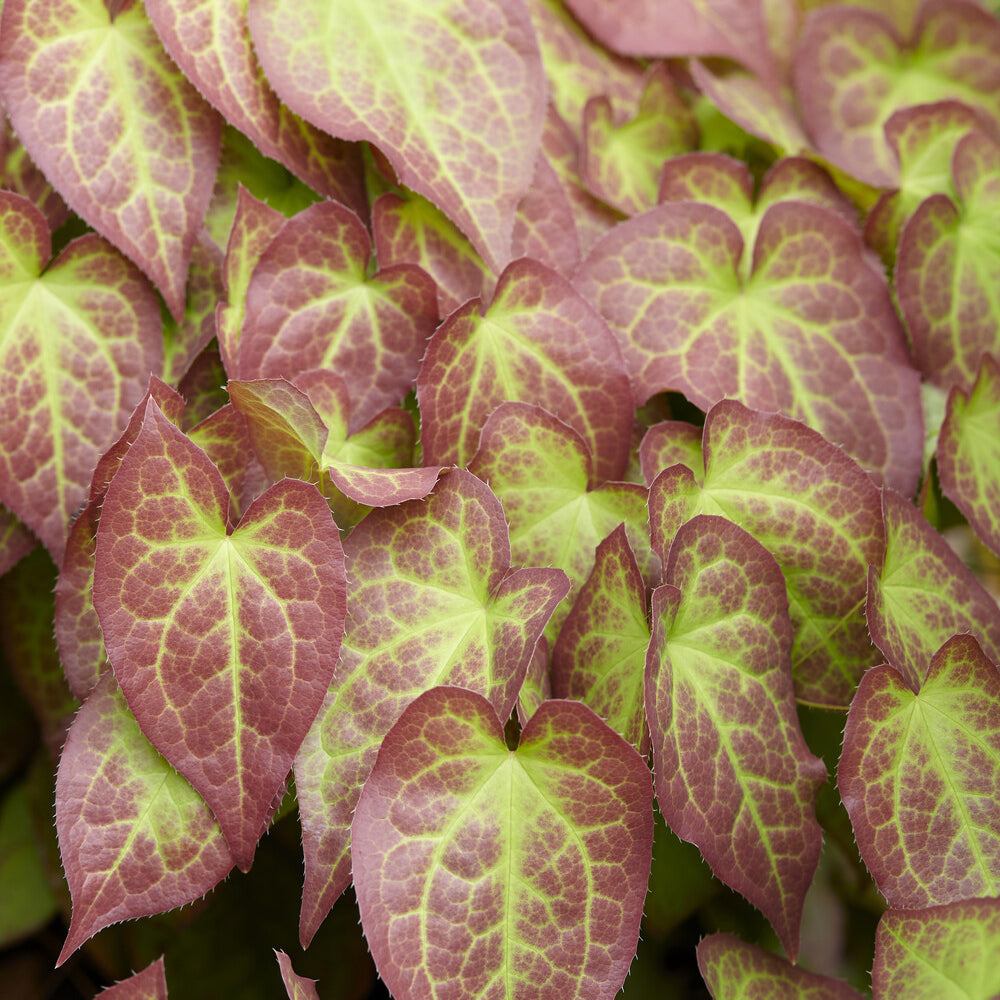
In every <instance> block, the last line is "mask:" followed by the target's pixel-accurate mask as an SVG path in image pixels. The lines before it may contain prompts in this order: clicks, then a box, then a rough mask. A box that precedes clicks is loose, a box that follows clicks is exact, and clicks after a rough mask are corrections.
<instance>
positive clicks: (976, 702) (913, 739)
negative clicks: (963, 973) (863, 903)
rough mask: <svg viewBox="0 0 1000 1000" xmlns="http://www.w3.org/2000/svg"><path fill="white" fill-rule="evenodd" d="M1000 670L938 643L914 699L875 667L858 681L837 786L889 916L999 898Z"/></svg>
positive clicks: (965, 647)
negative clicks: (894, 911) (898, 911)
mask: <svg viewBox="0 0 1000 1000" xmlns="http://www.w3.org/2000/svg"><path fill="white" fill-rule="evenodd" d="M998 701H1000V669H998V668H997V666H996V664H995V663H992V662H991V661H990V660H989V659H987V657H986V656H985V655H984V654H983V651H982V649H981V647H980V646H979V644H978V643H977V642H976V640H975V639H974V638H973V637H972V636H971V635H956V636H954V637H953V638H951V639H949V640H948V641H947V642H946V643H945V644H944V645H943V646H942V647H941V649H940V651H939V652H938V653H937V654H936V655H935V657H934V659H933V660H932V661H931V665H930V669H929V670H928V671H927V676H926V678H925V679H924V681H923V683H922V684H921V685H920V688H919V689H918V690H916V691H914V690H912V689H911V688H910V687H908V686H907V684H906V682H905V680H904V678H903V676H902V675H901V674H900V672H899V671H897V670H895V669H894V668H893V667H891V666H888V665H884V666H881V667H875V668H873V669H872V670H870V671H869V672H868V673H867V674H865V676H864V677H863V678H862V680H861V684H860V686H859V687H858V693H857V695H856V696H855V699H854V701H853V702H852V703H851V710H850V712H849V713H848V716H847V726H846V728H845V730H844V750H843V754H842V755H841V758H840V766H839V768H838V770H837V787H838V788H839V790H840V797H841V798H842V799H843V802H844V805H845V806H846V807H847V811H848V813H849V814H850V817H851V824H852V825H853V827H854V833H855V836H856V837H857V842H858V850H859V851H860V852H861V857H862V858H863V859H864V862H865V864H866V865H867V866H868V869H869V871H871V873H872V876H873V877H874V879H875V882H876V883H877V885H878V887H879V889H880V890H881V892H882V894H883V895H884V896H885V898H886V899H887V900H888V901H889V905H890V906H895V907H905V908H908V909H919V908H922V907H927V906H936V905H940V904H944V903H954V902H958V901H960V900H963V899H971V898H973V897H978V896H997V895H1000V817H998V814H997V808H996V803H997V800H998V798H1000V720H998V719H997V709H996V706H997V703H998Z"/></svg>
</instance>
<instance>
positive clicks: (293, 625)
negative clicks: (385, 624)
mask: <svg viewBox="0 0 1000 1000" xmlns="http://www.w3.org/2000/svg"><path fill="white" fill-rule="evenodd" d="M229 502H230V500H229V493H228V491H227V490H226V487H225V484H224V482H223V479H222V476H221V474H220V473H219V471H218V469H216V467H215V466H214V465H212V463H211V462H210V461H209V459H208V458H207V457H206V455H205V453H204V452H203V451H201V449H199V448H198V447H197V446H195V445H194V444H192V443H191V441H190V440H189V439H188V438H186V437H185V436H184V435H183V434H182V433H181V432H180V431H179V430H178V429H177V428H176V427H174V425H173V424H171V423H170V422H169V421H168V420H167V419H166V417H164V416H163V414H162V413H161V412H160V410H159V408H158V407H157V406H156V404H155V403H154V402H152V401H150V402H149V403H148V404H147V408H146V414H145V417H144V420H143V425H142V430H141V431H140V433H139V436H138V437H137V438H136V441H135V443H134V444H133V445H132V448H131V449H130V450H129V452H128V454H127V455H126V456H125V458H124V459H123V461H122V464H121V468H120V469H119V471H118V474H117V475H116V476H115V478H114V480H112V483H111V485H110V487H109V488H108V493H107V497H106V499H105V501H104V506H103V510H102V514H101V521H100V524H99V526H98V531H97V552H96V561H95V569H94V607H95V608H96V610H97V614H98V617H99V618H100V620H101V629H102V631H103V633H104V641H105V645H106V647H107V651H108V658H109V660H110V661H111V665H112V667H113V669H114V672H115V676H116V677H117V678H118V681H119V683H120V684H121V686H122V689H123V691H124V692H125V696H126V698H127V699H128V703H129V706H130V708H131V709H132V711H133V712H134V713H135V715H136V718H137V719H138V720H139V723H140V725H141V726H142V727H143V732H144V733H145V734H146V735H147V737H148V738H149V739H150V741H151V742H152V743H153V744H154V746H155V747H156V748H157V750H159V751H160V753H162V754H163V755H164V757H166V758H167V760H168V761H170V763H171V764H172V765H173V766H174V767H176V768H177V770H178V771H180V773H181V774H183V775H184V776H185V777H186V778H187V779H188V780H189V781H190V782H191V784H192V785H193V786H194V787H195V788H196V789H197V790H198V792H199V793H200V794H201V795H202V796H203V797H204V798H205V800H206V801H207V802H208V804H209V805H210V806H211V808H212V810H213V812H214V813H215V815H216V817H218V820H219V823H220V825H221V826H222V829H223V832H224V833H225V836H226V840H227V842H228V843H229V845H230V848H231V850H232V853H233V856H234V857H235V858H236V860H237V863H238V864H239V865H240V867H241V868H243V869H244V870H246V869H247V868H249V866H250V863H251V860H252V858H253V854H254V848H255V846H256V843H257V840H258V838H259V837H260V835H261V833H262V832H263V830H264V828H265V827H266V825H267V822H268V820H269V818H270V816H271V812H272V811H273V807H274V805H275V804H276V803H275V796H276V795H278V793H279V792H280V791H281V790H282V787H283V783H284V780H285V777H286V775H287V774H288V771H289V769H290V768H291V764H292V759H293V757H294V756H295V753H296V751H297V750H298V748H299V744H300V743H301V741H302V739H303V737H304V736H305V734H306V732H307V731H308V729H309V727H310V725H311V724H312V721H313V719H314V718H315V716H316V713H317V711H318V710H319V707H320V705H321V703H322V700H323V696H324V694H325V692H326V689H327V687H328V686H329V684H330V681H331V679H332V676H333V668H334V665H335V663H336V660H337V650H338V647H339V640H340V635H341V630H342V628H343V622H344V613H345V603H344V576H343V572H344V571H343V562H342V559H343V556H342V552H341V546H340V539H339V535H338V532H337V527H336V525H335V524H334V522H333V519H332V517H331V516H330V511H329V508H328V507H327V505H326V502H325V501H324V500H323V498H322V497H321V496H320V495H319V493H318V491H317V490H316V488H315V487H314V486H310V485H308V484H306V483H302V482H297V481H295V480H284V481H283V482H281V483H279V484H277V485H276V486H274V487H272V488H271V489H270V490H268V491H267V492H266V493H265V494H264V495H263V496H261V497H258V498H257V499H256V500H255V501H254V502H253V503H251V504H250V506H249V508H248V509H247V511H246V513H245V514H244V515H243V517H242V519H241V520H240V523H239V524H238V525H237V526H236V527H235V528H234V527H232V526H231V524H230V522H229V521H228V511H229Z"/></svg>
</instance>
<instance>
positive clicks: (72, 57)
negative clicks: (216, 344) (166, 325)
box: [0, 0, 220, 320]
mask: <svg viewBox="0 0 1000 1000" xmlns="http://www.w3.org/2000/svg"><path fill="white" fill-rule="evenodd" d="M0 39H2V41H0V90H2V93H3V99H4V102H5V104H6V105H7V110H8V112H9V114H10V117H11V121H12V122H13V123H14V127H15V128H16V129H17V133H18V135H19V136H20V137H21V140H22V141H23V142H24V145H25V147H26V148H27V150H28V152H29V153H30V154H31V157H32V159H33V160H34V161H35V162H36V163H37V164H38V165H39V166H40V167H41V168H42V170H43V171H44V172H45V176H46V177H48V179H49V180H50V181H51V182H52V183H53V184H54V185H55V187H56V189H57V190H58V191H59V193H60V194H61V195H62V196H63V197H64V198H65V199H66V201H67V202H68V203H69V205H70V206H71V207H72V208H73V210H74V211H75V212H77V213H78V214H79V215H81V216H82V217H83V218H84V219H86V220H87V221H88V222H89V223H90V224H91V225H93V227H94V228H95V229H96V230H97V231H98V232H99V233H101V234H102V235H104V236H105V237H107V239H108V240H110V241H111V242H112V243H113V244H114V245H115V246H116V247H118V248H119V249H120V250H121V251H122V252H123V253H125V254H126V255H127V256H128V257H130V258H131V259H132V260H134V261H135V262H136V264H138V265H139V267H140V268H142V270H143V271H144V272H145V273H146V274H148V275H149V277H150V278H151V279H152V281H153V283H154V284H155V285H156V286H157V288H159V289H160V291H161V292H162V293H163V297H164V299H165V300H166V302H167V305H168V306H169V308H170V311H171V313H173V315H174V317H175V318H176V319H178V320H180V319H181V317H182V316H183V314H184V285H185V283H186V278H187V269H188V262H189V260H190V257H191V248H192V246H193V244H194V240H195V236H196V234H197V232H198V229H199V228H200V226H201V223H202V219H203V218H204V215H205V210H206V208H207V207H208V201H209V198H210V197H211V195H212V185H213V183H214V179H215V168H216V164H217V162H218V157H219V136H220V120H219V118H218V116H217V115H216V114H215V113H214V112H213V111H212V109H211V108H210V107H209V106H208V105H207V104H205V102H204V101H203V100H202V99H201V97H199V96H198V92H197V91H196V90H195V89H194V87H192V86H191V84H190V83H189V82H188V81H187V80H186V79H185V78H184V77H183V76H182V75H181V73H180V72H179V71H178V69H177V68H176V66H174V64H173V63H172V62H171V61H170V59H169V57H168V56H167V54H166V53H165V52H164V51H163V48H162V46H161V45H160V40H159V39H158V38H157V36H156V32H155V31H154V29H153V26H152V24H150V22H149V21H148V19H147V18H146V15H145V12H144V10H143V7H142V5H141V4H137V3H136V4H129V5H128V6H127V8H124V9H123V10H121V11H120V12H119V13H118V15H117V16H116V17H115V18H114V19H113V20H112V19H111V17H110V15H109V13H108V11H107V9H106V8H105V6H104V4H103V3H102V2H101V0H47V2H46V3H44V4H41V5H40V4H38V3H36V2H34V0H7V3H5V4H4V8H3V31H2V33H0Z"/></svg>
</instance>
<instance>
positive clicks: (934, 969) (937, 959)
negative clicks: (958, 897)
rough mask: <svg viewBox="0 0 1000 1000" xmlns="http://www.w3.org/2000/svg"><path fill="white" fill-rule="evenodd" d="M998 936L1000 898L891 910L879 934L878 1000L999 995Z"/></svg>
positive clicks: (978, 999)
mask: <svg viewBox="0 0 1000 1000" xmlns="http://www.w3.org/2000/svg"><path fill="white" fill-rule="evenodd" d="M998 940H1000V900H996V899H970V900H966V901H963V902H960V903H952V904H950V905H948V906H934V907H929V908H927V909H923V910H887V911H886V912H885V913H884V914H883V915H882V919H881V920H880V921H879V923H878V930H877V931H876V934H875V964H874V967H873V968H872V988H873V995H874V1000H893V998H894V997H900V996H927V997H935V998H940V1000H995V998H996V997H997V996H1000V965H998V964H997V961H996V955H997V941H998Z"/></svg>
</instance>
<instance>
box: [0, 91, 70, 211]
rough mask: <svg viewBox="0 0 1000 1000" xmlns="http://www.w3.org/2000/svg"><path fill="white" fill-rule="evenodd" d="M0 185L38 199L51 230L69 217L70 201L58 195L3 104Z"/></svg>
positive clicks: (35, 199)
mask: <svg viewBox="0 0 1000 1000" xmlns="http://www.w3.org/2000/svg"><path fill="white" fill-rule="evenodd" d="M0 188H3V189H4V190H5V191H13V192H14V193H15V194H20V195H24V197H25V198H27V199H28V200H29V201H31V202H34V204H35V205H37V206H38V208H39V209H40V210H41V212H42V215H44V216H45V221H46V223H47V224H48V227H49V229H52V230H56V229H58V228H59V227H60V226H61V225H62V224H63V223H64V222H65V221H66V220H67V219H68V218H69V214H70V213H69V208H68V207H67V205H66V202H64V201H63V200H62V198H60V197H59V195H58V194H56V192H55V189H54V188H53V187H52V185H51V184H50V183H49V182H48V180H46V177H45V174H43V173H42V172H41V171H40V170H39V169H38V167H36V166H35V164H34V163H32V161H31V157H29V156H28V154H27V152H26V151H25V149H24V146H22V145H21V140H20V139H18V138H17V136H16V135H14V130H13V129H12V128H11V125H10V122H9V121H8V120H7V113H6V111H4V108H3V104H2V103H0Z"/></svg>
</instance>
